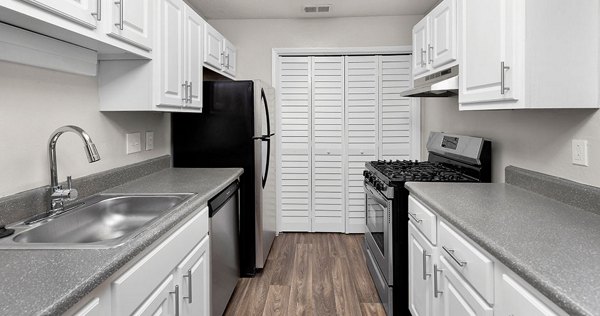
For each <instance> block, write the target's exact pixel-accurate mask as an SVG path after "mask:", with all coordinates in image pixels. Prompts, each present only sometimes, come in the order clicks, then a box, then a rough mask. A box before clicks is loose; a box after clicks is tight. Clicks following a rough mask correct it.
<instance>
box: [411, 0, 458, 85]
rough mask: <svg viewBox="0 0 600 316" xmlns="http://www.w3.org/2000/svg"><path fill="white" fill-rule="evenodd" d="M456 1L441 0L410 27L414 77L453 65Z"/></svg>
mask: <svg viewBox="0 0 600 316" xmlns="http://www.w3.org/2000/svg"><path fill="white" fill-rule="evenodd" d="M456 1H457V0H444V1H443V2H441V3H440V4H438V5H437V6H436V7H435V8H434V9H433V10H432V11H431V12H430V13H429V14H427V15H426V16H425V17H424V18H423V19H422V20H421V21H419V22H418V23H417V24H416V25H415V26H414V27H413V30H412V36H413V57H414V58H413V63H412V66H413V68H412V69H413V76H414V77H415V78H419V77H423V76H426V75H429V74H431V73H433V72H436V71H439V70H442V69H445V68H449V67H451V66H454V65H455V64H456V63H457V60H458V43H457V18H456V16H457V14H456V11H457V6H456Z"/></svg>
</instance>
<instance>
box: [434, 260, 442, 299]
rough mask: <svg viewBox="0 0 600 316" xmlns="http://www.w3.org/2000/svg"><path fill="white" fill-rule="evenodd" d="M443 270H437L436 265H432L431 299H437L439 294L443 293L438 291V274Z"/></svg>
mask: <svg viewBox="0 0 600 316" xmlns="http://www.w3.org/2000/svg"><path fill="white" fill-rule="evenodd" d="M443 271H444V270H442V269H438V267H437V264H434V265H433V297H435V298H438V297H439V295H440V294H443V293H444V292H443V291H440V290H439V286H438V281H439V280H438V272H443Z"/></svg>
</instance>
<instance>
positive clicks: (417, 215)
mask: <svg viewBox="0 0 600 316" xmlns="http://www.w3.org/2000/svg"><path fill="white" fill-rule="evenodd" d="M408 218H409V219H410V221H411V222H412V223H413V224H414V225H415V226H416V227H417V228H418V229H419V231H420V232H422V233H423V235H425V237H427V239H429V241H430V242H431V243H432V244H434V245H436V244H437V220H436V216H435V214H434V213H433V212H431V211H430V210H428V209H427V207H425V205H423V204H421V202H419V201H417V200H416V199H414V198H413V197H411V196H409V197H408Z"/></svg>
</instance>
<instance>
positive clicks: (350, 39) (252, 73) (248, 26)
mask: <svg viewBox="0 0 600 316" xmlns="http://www.w3.org/2000/svg"><path fill="white" fill-rule="evenodd" d="M420 19H421V16H389V17H362V18H333V19H281V20H280V19H264V20H209V21H208V22H209V23H210V24H211V25H212V26H214V27H215V28H216V29H217V30H219V32H221V33H222V34H223V35H224V36H225V37H227V38H228V39H229V40H230V41H231V42H232V43H234V44H235V45H236V46H237V49H238V78H244V79H261V80H264V81H266V82H268V83H271V56H272V55H271V54H272V49H273V48H297V47H304V48H307V47H369V46H399V45H411V30H412V27H413V25H414V24H415V23H416V22H417V21H419V20H420Z"/></svg>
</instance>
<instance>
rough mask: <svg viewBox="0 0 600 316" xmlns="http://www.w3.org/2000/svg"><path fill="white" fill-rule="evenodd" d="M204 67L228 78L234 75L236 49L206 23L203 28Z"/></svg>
mask: <svg viewBox="0 0 600 316" xmlns="http://www.w3.org/2000/svg"><path fill="white" fill-rule="evenodd" d="M204 66H205V67H207V68H209V69H211V70H214V71H216V72H219V73H222V74H226V75H228V76H230V77H235V75H236V70H237V49H236V47H235V46H234V45H233V44H232V43H231V42H230V41H228V40H227V39H226V38H225V37H224V36H223V35H221V33H219V31H217V30H216V29H215V28H214V27H212V26H211V25H210V24H208V23H206V25H205V27H204Z"/></svg>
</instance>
